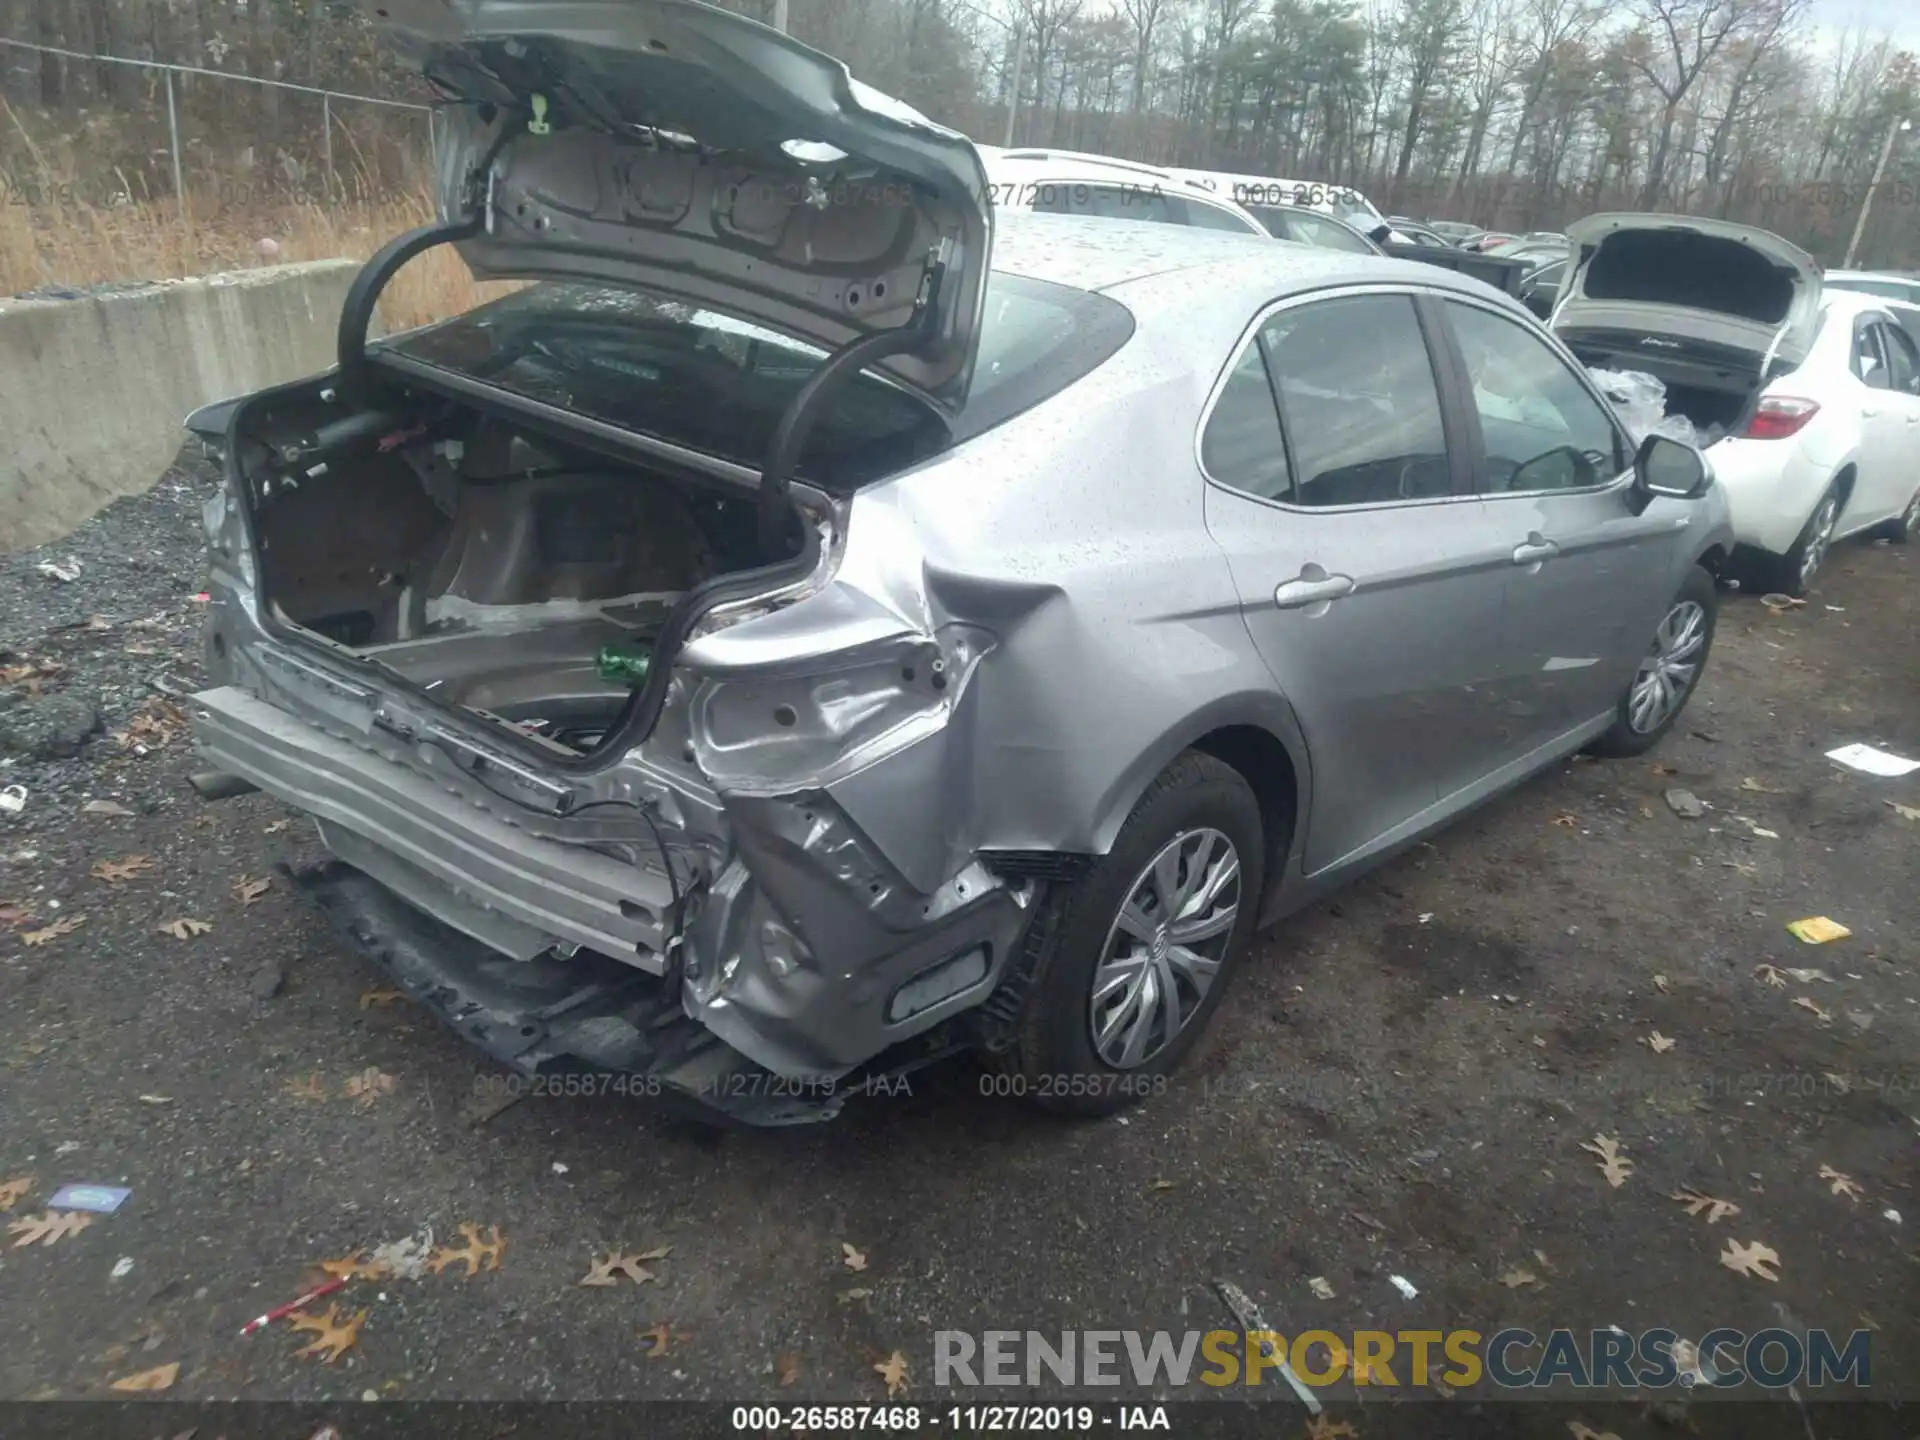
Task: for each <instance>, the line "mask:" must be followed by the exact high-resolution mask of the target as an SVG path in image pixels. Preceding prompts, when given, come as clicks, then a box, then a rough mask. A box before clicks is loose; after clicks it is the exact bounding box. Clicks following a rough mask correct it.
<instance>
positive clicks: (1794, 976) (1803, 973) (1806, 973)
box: [1786, 968, 1834, 985]
mask: <svg viewBox="0 0 1920 1440" xmlns="http://www.w3.org/2000/svg"><path fill="white" fill-rule="evenodd" d="M1786 974H1787V978H1788V979H1789V980H1798V981H1799V982H1800V983H1801V984H1802V985H1811V984H1813V982H1814V981H1816V980H1818V981H1820V982H1821V983H1822V984H1825V985H1831V984H1833V983H1834V979H1833V976H1831V975H1829V974H1827V972H1826V971H1824V970H1811V969H1805V968H1801V969H1789V970H1788V971H1787V972H1786Z"/></svg>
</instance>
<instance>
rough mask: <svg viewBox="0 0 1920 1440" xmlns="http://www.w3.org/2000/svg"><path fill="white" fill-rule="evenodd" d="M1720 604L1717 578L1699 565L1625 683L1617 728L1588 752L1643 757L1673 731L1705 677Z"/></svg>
mask: <svg viewBox="0 0 1920 1440" xmlns="http://www.w3.org/2000/svg"><path fill="white" fill-rule="evenodd" d="M1719 602H1720V587H1719V586H1718V585H1717V584H1716V583H1715V582H1714V578H1713V576H1712V575H1711V574H1709V573H1708V571H1707V569H1706V567H1705V566H1703V565H1695V566H1694V567H1693V568H1692V569H1691V570H1689V571H1688V572H1687V578H1686V581H1685V583H1683V584H1682V585H1681V586H1680V590H1679V593H1678V594H1676V595H1675V596H1674V597H1673V600H1672V602H1671V603H1670V604H1669V605H1668V606H1667V608H1666V611H1665V612H1664V613H1663V614H1662V615H1661V617H1660V623H1659V625H1658V626H1656V627H1655V629H1654V635H1653V640H1652V642H1651V643H1650V644H1649V645H1648V647H1647V653H1646V654H1645V656H1643V657H1642V659H1641V661H1640V666H1639V668H1638V669H1637V670H1636V671H1635V672H1634V676H1633V679H1632V680H1630V681H1628V682H1627V688H1626V690H1625V692H1624V693H1623V694H1622V695H1621V696H1620V703H1619V704H1618V705H1617V706H1615V707H1614V715H1613V724H1612V725H1610V726H1609V727H1608V728H1607V730H1606V731H1605V733H1603V734H1602V735H1601V736H1600V738H1599V739H1598V740H1596V741H1594V742H1593V744H1592V745H1591V746H1589V747H1588V748H1589V749H1590V750H1591V751H1592V752H1593V753H1594V754H1596V755H1604V756H1607V757H1609V758H1620V757H1624V756H1629V755H1644V754H1645V753H1646V752H1647V751H1649V750H1651V749H1652V748H1653V747H1654V746H1656V745H1658V744H1659V743H1660V741H1661V739H1662V738H1663V737H1665V735H1666V733H1667V732H1668V731H1669V730H1671V729H1672V728H1673V726H1674V723H1675V722H1676V721H1677V720H1679V718H1680V715H1681V712H1683V711H1684V710H1685V709H1686V708H1687V701H1689V700H1690V699H1692V698H1693V692H1694V691H1695V690H1696V689H1698V688H1699V685H1700V677H1701V676H1702V675H1703V674H1705V673H1706V668H1707V656H1708V654H1709V653H1710V652H1711V651H1712V649H1713V625H1714V619H1715V617H1716V615H1717V614H1718V610H1719ZM1678 666H1690V667H1691V673H1690V674H1687V675H1685V676H1684V677H1680V676H1677V675H1676V674H1675V667H1678ZM1656 676H1657V677H1662V678H1664V679H1665V681H1666V683H1667V686H1668V687H1669V694H1668V698H1667V700H1666V701H1665V703H1664V704H1661V703H1660V698H1659V697H1660V695H1661V694H1662V691H1661V687H1660V680H1659V679H1656V678H1655V677H1656ZM1680 680H1683V681H1684V684H1683V686H1682V688H1681V689H1680V690H1679V691H1678V694H1677V695H1673V694H1671V693H1670V690H1671V687H1672V686H1673V685H1674V684H1675V683H1676V682H1677V681H1680ZM1649 686H1651V687H1652V697H1651V698H1652V702H1653V703H1654V704H1656V705H1660V708H1659V709H1658V710H1657V713H1655V712H1650V711H1648V710H1647V709H1646V708H1645V707H1646V706H1647V704H1648V703H1649V698H1650V697H1649V690H1648V687H1649Z"/></svg>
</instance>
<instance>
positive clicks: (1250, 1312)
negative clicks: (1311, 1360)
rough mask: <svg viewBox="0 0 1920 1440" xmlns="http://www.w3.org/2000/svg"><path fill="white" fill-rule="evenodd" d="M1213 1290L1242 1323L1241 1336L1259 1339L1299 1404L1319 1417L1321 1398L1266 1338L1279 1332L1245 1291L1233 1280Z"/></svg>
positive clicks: (1217, 1282)
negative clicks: (1302, 1380)
mask: <svg viewBox="0 0 1920 1440" xmlns="http://www.w3.org/2000/svg"><path fill="white" fill-rule="evenodd" d="M1213 1288H1214V1289H1215V1290H1218V1291H1219V1292H1220V1298H1221V1299H1222V1300H1224V1301H1226V1304H1227V1309H1229V1310H1231V1311H1232V1312H1233V1318H1234V1319H1235V1320H1238V1321H1239V1322H1240V1329H1241V1332H1242V1333H1243V1334H1246V1335H1249V1336H1257V1337H1259V1338H1258V1341H1257V1343H1258V1344H1259V1346H1260V1348H1261V1351H1262V1352H1263V1353H1264V1354H1265V1355H1266V1357H1267V1358H1268V1359H1270V1360H1272V1361H1273V1363H1274V1364H1276V1365H1278V1366H1279V1367H1280V1373H1281V1374H1282V1375H1283V1376H1285V1377H1286V1381H1287V1384H1289V1385H1291V1386H1292V1387H1293V1393H1294V1394H1295V1395H1298V1396H1299V1397H1300V1403H1301V1404H1302V1405H1304V1406H1306V1407H1307V1413H1308V1414H1309V1415H1318V1414H1319V1413H1320V1397H1319V1396H1317V1395H1315V1394H1314V1393H1313V1391H1311V1390H1309V1389H1308V1388H1307V1387H1306V1385H1305V1384H1303V1383H1302V1382H1301V1379H1300V1377H1299V1376H1298V1375H1296V1374H1294V1373H1293V1367H1292V1366H1291V1365H1289V1364H1287V1354H1286V1351H1285V1349H1283V1348H1282V1347H1281V1346H1279V1345H1277V1344H1275V1343H1274V1342H1273V1341H1272V1340H1270V1339H1268V1338H1266V1337H1268V1336H1270V1335H1273V1334H1275V1333H1276V1332H1275V1330H1274V1328H1273V1326H1271V1325H1269V1324H1268V1323H1267V1318H1266V1316H1264V1315H1262V1314H1261V1313H1260V1307H1259V1306H1257V1305H1255V1304H1254V1303H1253V1300H1252V1298H1251V1297H1250V1296H1249V1295H1248V1294H1247V1292H1246V1291H1244V1290H1242V1289H1241V1288H1240V1287H1239V1286H1238V1285H1235V1284H1234V1283H1233V1282H1232V1281H1230V1280H1216V1281H1214V1282H1213Z"/></svg>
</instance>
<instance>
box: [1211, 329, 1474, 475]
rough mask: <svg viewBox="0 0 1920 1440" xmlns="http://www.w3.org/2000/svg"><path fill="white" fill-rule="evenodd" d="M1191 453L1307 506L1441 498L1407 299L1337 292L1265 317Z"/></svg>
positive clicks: (1438, 446) (1423, 347)
mask: <svg viewBox="0 0 1920 1440" xmlns="http://www.w3.org/2000/svg"><path fill="white" fill-rule="evenodd" d="M1262 360H1263V361H1264V369H1265V377H1262V375H1261V366H1260V365H1259V364H1258V363H1257V362H1259V361H1262ZM1260 378H1266V379H1267V380H1268V382H1269V383H1268V388H1269V395H1268V396H1267V397H1266V399H1267V404H1268V408H1269V409H1270V408H1271V406H1272V398H1271V396H1272V392H1277V393H1278V395H1279V413H1280V421H1281V425H1280V432H1279V433H1276V432H1275V431H1274V429H1273V428H1272V427H1271V426H1270V425H1269V422H1268V420H1267V418H1266V416H1265V415H1263V414H1262V413H1261V407H1260V400H1261V398H1262V397H1261V396H1260V394H1259V390H1260V386H1259V384H1258V383H1256V382H1257V380H1259V379H1260ZM1216 426H1218V433H1215V427H1216ZM1282 436H1284V444H1277V443H1276V442H1277V441H1279V440H1281V438H1282ZM1201 453H1202V457H1203V458H1204V459H1206V460H1207V464H1208V473H1209V474H1211V475H1212V476H1213V477H1214V478H1215V479H1216V480H1218V481H1219V482H1220V483H1222V484H1225V485H1231V486H1233V488H1235V489H1237V490H1244V491H1246V492H1247V493H1249V494H1254V495H1259V496H1261V497H1262V498H1264V499H1274V500H1279V499H1285V500H1288V501H1290V502H1291V503H1292V504H1295V505H1303V506H1309V507H1313V508H1327V507H1334V506H1346V505H1378V504H1387V503H1392V502H1395V501H1402V500H1421V499H1431V498H1434V497H1437V496H1443V495H1448V494H1451V493H1452V492H1453V479H1452V471H1451V468H1450V466H1449V464H1448V460H1447V443H1446V432H1445V428H1444V426H1443V425H1442V423H1441V419H1440V396H1439V390H1438V387H1437V386H1436V385H1435V383H1434V376H1433V361H1432V358H1431V356H1430V355H1429V353H1428V350H1427V343H1426V338H1425V336H1424V335H1423V334H1422V332H1421V329H1420V321H1419V318H1418V317H1417V316H1416V315H1415V313H1414V308H1413V301H1412V299H1411V298H1409V297H1407V296H1405V295H1354V296H1343V297H1341V298H1339V299H1334V300H1321V301H1316V302H1313V303H1311V304H1306V305H1298V306H1293V307H1291V308H1289V309H1286V310H1282V311H1279V312H1277V313H1275V314H1274V315H1272V316H1270V317H1269V318H1268V319H1267V320H1266V321H1265V322H1264V323H1263V324H1262V325H1261V327H1260V329H1259V332H1258V335H1257V338H1256V342H1255V344H1254V345H1251V346H1249V347H1248V349H1247V351H1246V352H1244V353H1243V354H1242V355H1241V356H1240V357H1239V359H1238V360H1237V361H1236V362H1235V367H1234V371H1233V373H1232V374H1231V375H1230V376H1229V377H1228V380H1227V383H1226V385H1225V386H1224V387H1222V390H1221V394H1220V398H1219V400H1218V401H1217V402H1216V404H1215V409H1214V413H1213V415H1212V416H1211V417H1210V418H1209V420H1208V427H1207V433H1206V434H1205V435H1204V436H1203V437H1202V443H1201ZM1216 456H1218V457H1219V462H1220V465H1221V467H1222V468H1218V469H1216V468H1215V461H1214V457H1216Z"/></svg>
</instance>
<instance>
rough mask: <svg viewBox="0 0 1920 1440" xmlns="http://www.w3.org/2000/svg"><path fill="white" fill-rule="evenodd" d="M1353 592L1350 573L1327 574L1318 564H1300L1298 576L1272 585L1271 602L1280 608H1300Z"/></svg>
mask: <svg viewBox="0 0 1920 1440" xmlns="http://www.w3.org/2000/svg"><path fill="white" fill-rule="evenodd" d="M1352 593H1353V577H1352V576H1351V575H1329V574H1328V573H1327V572H1326V571H1325V570H1322V569H1321V568H1320V567H1319V566H1318V565H1306V566H1302V567H1301V570H1300V578H1299V579H1297V580H1287V581H1284V582H1282V583H1281V584H1280V585H1277V586H1275V587H1274V591H1273V603H1274V604H1275V605H1277V606H1279V607H1280V608H1281V609H1282V610H1302V609H1305V608H1306V607H1307V606H1309V605H1318V604H1319V603H1320V602H1321V601H1323V600H1338V599H1339V598H1340V597H1341V596H1342V595H1351V594H1352Z"/></svg>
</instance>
